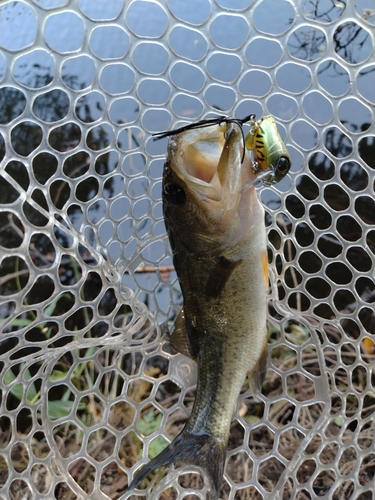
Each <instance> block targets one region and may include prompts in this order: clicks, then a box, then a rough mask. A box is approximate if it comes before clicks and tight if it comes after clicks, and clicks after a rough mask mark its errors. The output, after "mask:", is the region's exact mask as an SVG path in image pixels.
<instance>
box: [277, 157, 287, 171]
mask: <svg viewBox="0 0 375 500" xmlns="http://www.w3.org/2000/svg"><path fill="white" fill-rule="evenodd" d="M289 169H290V160H289V158H287V157H285V156H280V158H279V161H278V162H277V166H276V171H277V173H279V174H284V175H285V174H287V173H288V172H289Z"/></svg>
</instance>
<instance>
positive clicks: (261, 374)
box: [249, 342, 268, 397]
mask: <svg viewBox="0 0 375 500" xmlns="http://www.w3.org/2000/svg"><path fill="white" fill-rule="evenodd" d="M267 356H268V344H267V342H265V344H264V347H263V349H262V352H261V355H260V356H259V359H258V362H257V363H256V365H255V367H254V369H253V371H252V373H251V374H250V376H249V379H250V380H249V389H250V392H251V394H252V396H253V397H254V395H255V394H256V392H257V391H261V390H262V385H263V382H264V378H265V376H266V366H267Z"/></svg>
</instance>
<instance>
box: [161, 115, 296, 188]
mask: <svg viewBox="0 0 375 500" xmlns="http://www.w3.org/2000/svg"><path fill="white" fill-rule="evenodd" d="M246 122H250V130H249V132H248V134H247V135H246V137H244V145H245V148H246V149H247V150H249V151H252V152H253V156H254V166H253V169H254V172H255V173H260V174H262V175H260V176H259V179H261V180H262V182H263V184H265V185H271V184H276V183H277V182H279V181H281V180H282V179H283V178H284V177H285V175H286V174H287V173H288V172H289V169H290V167H291V164H292V162H291V158H290V155H289V153H288V150H287V148H286V146H285V144H284V141H283V140H282V138H281V137H280V134H279V131H278V130H277V126H276V122H275V120H274V118H273V117H272V116H270V115H268V116H265V117H264V118H260V119H259V120H257V119H256V116H255V115H254V114H251V115H248V116H246V117H245V118H242V119H239V118H229V117H226V116H219V117H217V118H208V119H205V120H201V121H199V122H196V123H191V124H189V125H185V126H183V127H180V128H177V129H175V130H169V131H167V132H161V133H157V134H153V135H154V136H155V140H158V139H162V138H164V137H168V136H172V135H177V134H180V133H182V132H185V131H187V130H193V129H198V128H205V127H209V126H212V125H221V124H223V125H224V126H227V127H228V126H229V125H230V124H231V123H236V124H237V125H239V126H240V127H241V130H242V125H243V124H244V123H246ZM242 133H243V132H242ZM244 151H245V150H244ZM244 154H245V152H244ZM242 160H243V158H242ZM267 172H268V175H267Z"/></svg>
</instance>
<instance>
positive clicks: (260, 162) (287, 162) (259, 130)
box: [245, 116, 292, 185]
mask: <svg viewBox="0 0 375 500" xmlns="http://www.w3.org/2000/svg"><path fill="white" fill-rule="evenodd" d="M245 146H246V149H248V150H250V151H253V154H254V169H255V172H260V171H265V170H271V173H270V175H269V176H268V177H267V179H266V180H265V181H264V183H265V184H267V185H270V184H276V183H277V182H279V181H281V180H282V179H283V178H284V177H285V175H286V174H287V173H288V172H289V169H290V167H291V164H292V161H291V158H290V155H289V153H288V150H287V149H286V146H285V144H284V141H283V140H282V138H281V137H280V134H279V131H278V130H277V127H276V122H275V120H274V118H273V117H272V116H265V117H264V118H261V119H260V120H257V121H256V120H254V121H253V123H251V124H250V131H249V133H248V134H247V136H246V137H245Z"/></svg>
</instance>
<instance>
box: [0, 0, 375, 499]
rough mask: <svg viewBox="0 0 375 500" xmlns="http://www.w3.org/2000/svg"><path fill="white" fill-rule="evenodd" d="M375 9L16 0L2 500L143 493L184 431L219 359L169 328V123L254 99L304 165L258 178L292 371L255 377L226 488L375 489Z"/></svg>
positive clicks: (4, 82) (4, 294)
mask: <svg viewBox="0 0 375 500" xmlns="http://www.w3.org/2000/svg"><path fill="white" fill-rule="evenodd" d="M373 7H374V6H373V4H372V2H371V1H366V0H355V1H347V2H341V1H340V2H336V1H333V0H300V1H298V0H293V1H292V0H259V1H258V0H257V1H253V0H231V1H229V0H216V1H214V0H199V1H198V0H194V1H189V2H181V1H179V0H168V1H166V0H165V1H162V0H155V1H146V0H134V1H132V2H127V1H125V0H111V1H110V2H106V1H104V0H97V1H94V2H93V1H90V0H70V1H69V0H33V1H28V2H26V1H9V2H2V3H1V5H0V26H1V28H0V103H1V105H0V160H1V178H0V202H1V212H0V218H1V227H0V259H1V260H0V317H1V319H0V327H1V328H0V331H1V333H0V335H1V337H0V346H1V347H0V356H1V357H0V369H1V372H0V373H1V376H0V389H1V391H0V395H1V407H0V408H1V409H0V498H1V499H2V500H7V499H12V500H15V499H21V498H22V499H41V498H48V499H52V498H53V499H62V498H64V499H84V498H92V499H94V498H95V499H101V498H103V499H104V498H111V499H117V498H127V497H129V495H135V493H134V492H132V493H128V494H124V490H125V488H126V486H127V485H128V483H129V482H130V480H131V479H132V477H133V476H134V473H135V471H136V470H138V469H139V468H140V467H141V466H142V465H143V464H145V463H146V462H148V460H149V459H150V458H152V457H154V456H155V455H157V454H158V453H159V452H160V451H161V450H162V449H163V447H164V446H165V445H166V443H168V442H170V441H171V440H172V439H173V437H175V436H176V435H177V434H178V432H179V431H180V430H181V428H182V426H183V425H184V423H185V422H186V419H187V416H188V414H189V412H190V409H191V407H192V402H193V400H194V386H195V383H196V372H195V366H194V364H193V363H192V362H191V361H190V360H188V359H187V358H186V357H184V356H183V355H182V354H177V353H175V351H174V350H173V349H172V348H171V347H170V346H169V344H168V342H166V341H165V340H163V339H162V336H161V329H160V325H162V324H163V323H164V322H166V321H168V320H169V321H170V320H172V319H173V318H174V317H175V316H176V312H177V311H178V307H179V306H180V305H181V301H182V298H181V292H180V289H179V285H178V281H177V279H176V275H175V272H174V269H173V266H172V259H171V253H170V250H169V246H168V240H167V237H166V233H165V227H164V223H163V218H162V208H161V175H162V170H163V164H164V158H165V153H166V144H167V140H161V141H157V142H155V141H153V139H152V136H151V134H152V133H153V132H158V131H164V130H167V129H169V128H173V127H176V126H178V125H181V124H182V123H187V122H193V121H197V120H199V119H202V118H204V117H206V116H213V115H214V114H227V115H231V116H236V117H239V118H242V117H243V116H245V115H247V114H250V113H255V114H256V115H257V116H258V117H260V116H262V115H266V114H272V115H273V116H274V117H275V118H276V120H277V123H278V126H279V129H280V131H281V133H282V135H283V137H284V138H285V141H286V144H287V146H288V149H289V152H290V154H291V156H292V161H293V165H292V169H291V172H290V173H289V174H288V176H287V177H286V178H285V179H284V180H283V181H282V182H281V183H279V184H277V185H275V186H272V187H268V188H264V187H263V188H260V189H259V190H258V194H259V196H260V198H261V200H262V202H263V203H264V205H265V208H266V226H267V231H268V238H269V261H270V267H271V274H270V282H271V283H272V286H271V288H272V290H271V292H270V298H269V324H268V333H269V353H268V365H267V368H268V371H267V375H266V379H265V382H264V384H263V388H262V391H261V392H259V393H258V394H255V395H252V394H251V393H250V392H249V390H248V388H247V387H246V385H245V386H244V388H243V391H242V393H241V394H240V396H239V399H238V405H237V410H236V412H235V414H234V416H233V421H232V426H231V435H230V440H229V445H228V453H227V461H226V466H225V474H224V481H223V485H222V490H221V497H222V498H224V499H226V498H230V499H257V500H260V499H270V498H273V499H274V498H275V499H276V498H279V499H299V500H307V499H313V498H317V497H324V498H327V499H328V498H329V499H335V500H339V499H349V498H351V499H357V500H359V499H360V500H370V499H373V498H374V493H373V491H374V474H375V452H374V445H375V443H374V435H375V423H374V422H375V420H374V410H375V394H374V389H373V386H374V356H375V344H374V341H375V339H374V333H375V315H374V301H375V280H374V254H375V229H374V222H375V202H374V169H375V161H374V159H375V154H374V141H375V134H374V122H373V105H374V103H375V93H374V89H375V85H374V83H375V79H374V74H375V64H374V49H373V47H374V31H373V27H374V19H375V14H374V8H373ZM150 481H151V482H150V483H149V484H146V486H144V487H146V489H145V490H142V491H143V492H142V493H141V494H140V493H138V495H140V497H141V498H145V497H147V498H151V497H152V498H180V499H182V498H186V499H195V498H200V499H203V498H205V497H206V493H207V491H208V489H209V486H208V482H207V479H206V478H205V477H204V475H203V473H202V471H200V470H198V469H197V468H194V467H183V468H176V469H172V470H171V471H169V473H168V474H164V476H163V475H161V474H160V473H159V474H157V475H154V479H152V480H150ZM151 491H153V493H152V494H151ZM134 498H135V496H134ZM137 498H138V497H137Z"/></svg>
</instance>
